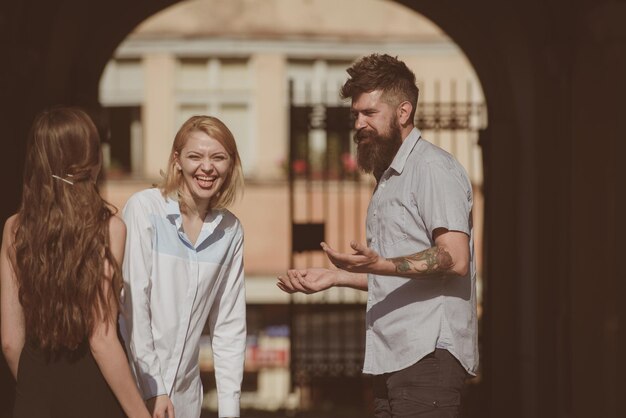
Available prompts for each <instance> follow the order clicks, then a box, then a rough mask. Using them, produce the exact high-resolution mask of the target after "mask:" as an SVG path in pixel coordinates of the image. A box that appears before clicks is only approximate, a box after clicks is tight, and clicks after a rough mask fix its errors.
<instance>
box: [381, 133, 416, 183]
mask: <svg viewBox="0 0 626 418" xmlns="http://www.w3.org/2000/svg"><path fill="white" fill-rule="evenodd" d="M421 137H422V133H421V132H420V130H419V129H417V128H413V129H412V130H411V132H409V135H408V136H407V137H406V138H404V141H402V145H400V149H399V150H398V152H397V153H396V156H395V157H394V158H393V161H392V162H391V165H390V166H389V168H392V169H394V170H395V171H396V173H398V174H400V173H402V170H404V165H405V163H406V160H407V159H408V158H409V155H410V154H411V151H413V148H414V147H415V144H417V141H419V139H420V138H421Z"/></svg>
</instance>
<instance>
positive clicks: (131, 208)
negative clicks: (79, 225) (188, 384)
mask: <svg viewBox="0 0 626 418" xmlns="http://www.w3.org/2000/svg"><path fill="white" fill-rule="evenodd" d="M149 215H150V213H149V211H147V210H146V209H145V207H144V206H143V205H142V203H141V201H140V199H139V198H138V197H137V196H133V197H131V199H130V200H129V201H128V203H127V204H126V206H125V207H124V210H123V217H124V222H126V228H127V234H126V249H125V255H124V263H123V275H124V304H123V309H122V315H123V319H124V323H125V326H124V327H123V331H122V334H123V336H124V339H125V340H126V345H127V347H128V351H129V353H128V354H129V357H130V361H131V365H132V366H133V370H134V372H135V375H136V377H137V381H138V382H137V383H138V384H139V388H140V390H141V392H142V395H143V398H144V399H149V398H152V397H154V396H158V395H164V394H167V389H166V387H165V384H164V382H163V377H162V374H161V364H160V362H159V358H158V357H157V355H156V352H155V348H154V339H153V336H152V327H151V312H150V290H151V271H152V241H153V233H154V228H153V226H152V223H151V221H150V216H149ZM124 334H125V335H124Z"/></svg>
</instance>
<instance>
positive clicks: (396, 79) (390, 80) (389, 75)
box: [339, 54, 419, 121]
mask: <svg viewBox="0 0 626 418" xmlns="http://www.w3.org/2000/svg"><path fill="white" fill-rule="evenodd" d="M346 71H347V73H348V75H349V76H350V78H348V80H346V82H345V83H344V85H343V86H342V87H341V90H340V92H339V93H340V95H341V97H342V98H344V99H347V98H355V97H356V96H358V95H359V94H362V93H369V92H372V91H374V90H382V91H383V94H382V98H383V100H385V102H386V103H388V104H389V105H391V106H398V105H399V104H400V103H401V102H404V101H407V102H409V103H411V106H413V110H412V111H411V115H410V118H411V119H410V120H411V121H412V120H414V119H415V111H416V110H417V99H418V96H419V89H418V88H417V85H416V84H415V74H414V73H413V71H411V70H410V69H409V67H407V66H406V64H405V63H404V62H402V61H400V60H399V59H398V57H392V56H391V55H387V54H371V55H368V56H365V57H362V58H361V59H359V60H358V61H356V62H355V63H354V64H352V66H350V68H348V69H347V70H346Z"/></svg>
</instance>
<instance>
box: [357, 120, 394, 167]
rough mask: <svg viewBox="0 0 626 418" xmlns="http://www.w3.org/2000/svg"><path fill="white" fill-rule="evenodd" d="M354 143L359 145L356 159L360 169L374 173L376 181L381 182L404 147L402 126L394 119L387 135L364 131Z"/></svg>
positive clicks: (358, 134)
mask: <svg viewBox="0 0 626 418" xmlns="http://www.w3.org/2000/svg"><path fill="white" fill-rule="evenodd" d="M354 142H356V144H357V152H356V159H357V164H358V165H359V168H360V169H361V171H363V172H364V173H373V174H374V177H376V180H379V179H380V177H381V176H382V175H383V173H384V172H385V170H386V169H387V168H389V166H390V165H391V162H392V161H393V158H394V157H395V156H396V153H397V152H398V150H399V149H400V146H401V145H402V133H401V132H400V125H399V124H398V121H397V120H395V119H392V122H391V125H390V126H389V130H388V132H387V133H385V134H380V133H378V132H377V131H374V130H367V131H366V130H365V129H362V130H360V131H358V132H357V133H356V134H355V135H354Z"/></svg>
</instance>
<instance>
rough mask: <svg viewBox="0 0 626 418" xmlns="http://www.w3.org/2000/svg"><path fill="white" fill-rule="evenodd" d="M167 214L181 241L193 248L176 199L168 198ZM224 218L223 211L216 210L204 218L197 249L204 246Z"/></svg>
mask: <svg viewBox="0 0 626 418" xmlns="http://www.w3.org/2000/svg"><path fill="white" fill-rule="evenodd" d="M165 213H166V217H167V218H168V219H169V220H170V222H172V223H173V224H174V225H176V229H177V231H178V235H179V236H180V237H181V239H183V240H184V241H185V242H186V243H187V244H188V245H190V246H192V247H193V245H191V243H190V242H189V240H188V239H187V237H186V235H185V234H184V232H183V217H182V216H181V213H180V205H179V204H178V201H177V200H176V199H173V198H171V197H167V198H166V203H165ZM223 218H224V213H223V211H221V210H215V209H213V210H210V211H209V213H208V214H207V216H206V217H205V218H204V222H203V223H202V230H201V231H200V235H199V236H198V239H197V240H196V245H195V247H196V248H197V247H198V246H199V245H200V244H202V243H203V242H204V241H205V240H206V239H207V238H208V237H209V236H210V235H211V234H212V233H213V231H215V229H216V228H217V226H218V225H219V224H220V222H222V219H223Z"/></svg>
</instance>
